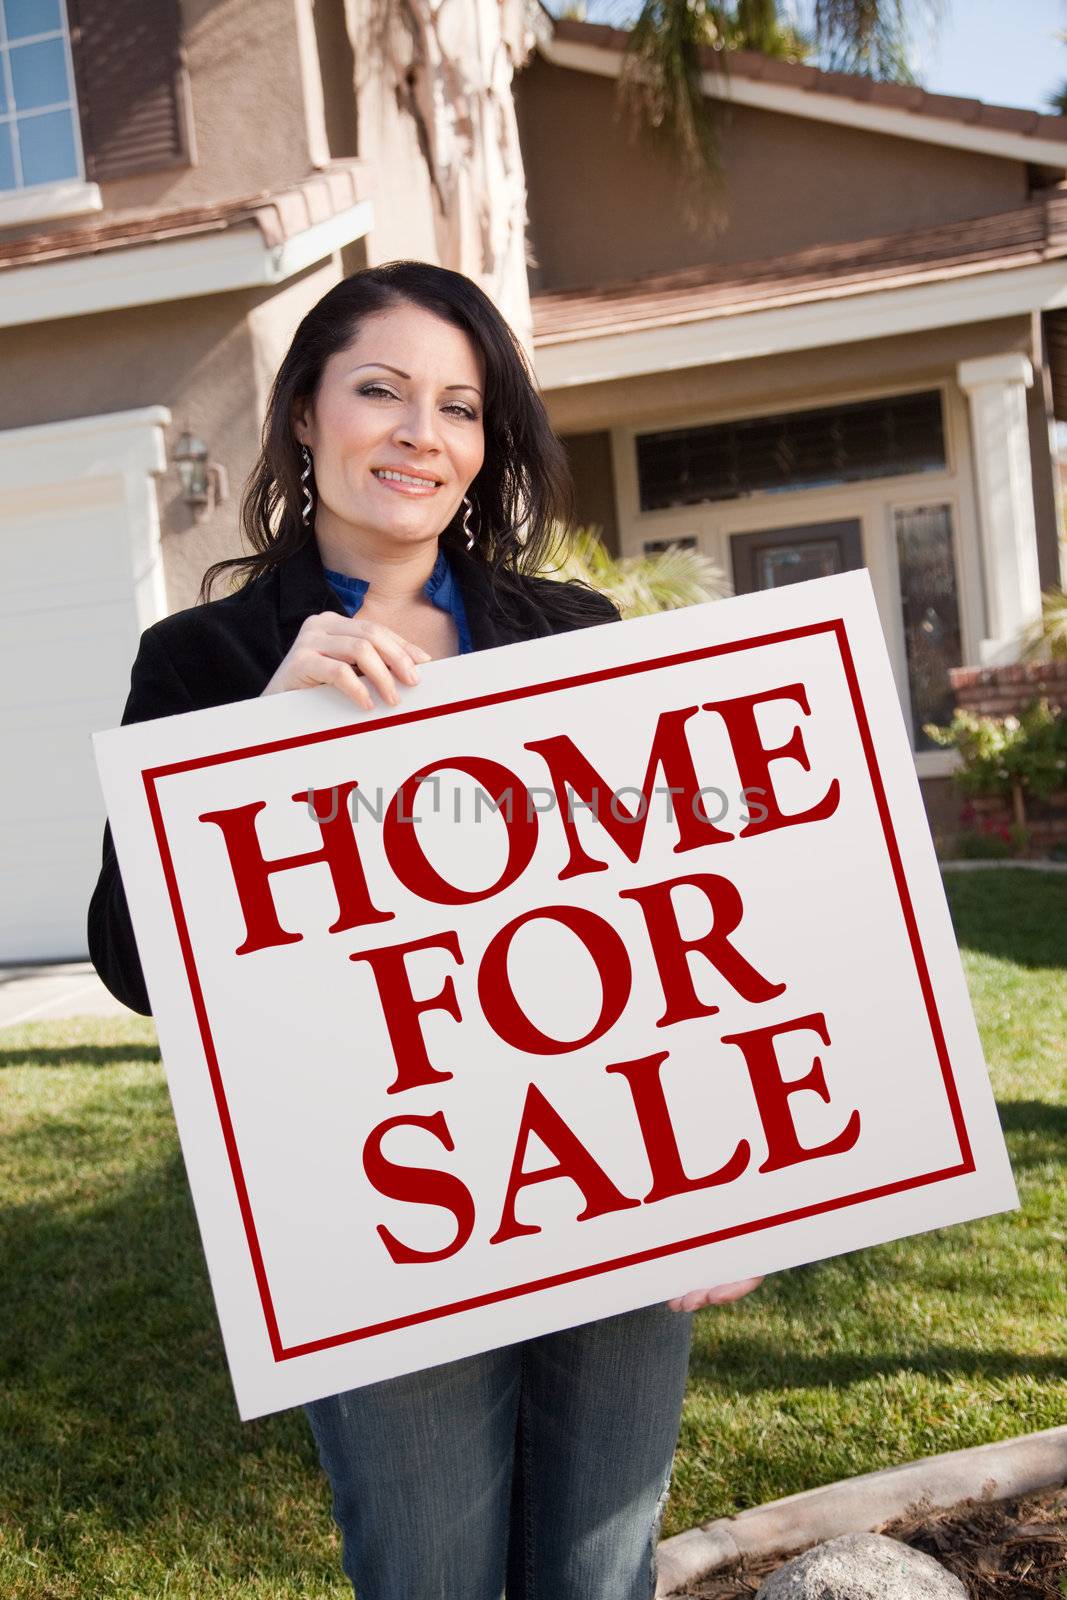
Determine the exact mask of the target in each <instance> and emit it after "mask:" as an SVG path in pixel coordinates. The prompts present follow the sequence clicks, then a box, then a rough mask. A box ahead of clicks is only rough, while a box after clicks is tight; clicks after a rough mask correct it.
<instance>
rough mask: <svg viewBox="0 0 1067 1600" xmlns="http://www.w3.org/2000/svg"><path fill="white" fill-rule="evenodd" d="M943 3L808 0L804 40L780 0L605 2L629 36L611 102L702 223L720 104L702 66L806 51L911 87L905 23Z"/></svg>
mask: <svg viewBox="0 0 1067 1600" xmlns="http://www.w3.org/2000/svg"><path fill="white" fill-rule="evenodd" d="M945 3H946V0H811V4H812V32H811V36H810V37H807V36H805V35H804V34H803V33H801V32H800V31H798V29H797V28H796V27H795V26H794V25H793V24H792V22H791V21H790V19H789V16H788V15H787V12H786V6H785V4H784V0H633V3H631V0H610V3H609V4H607V5H604V6H601V7H600V8H599V9H598V17H599V18H600V19H602V20H604V21H610V22H612V23H614V24H615V25H616V26H618V27H625V28H626V29H627V31H628V34H629V37H628V40H627V44H626V50H625V54H624V56H623V63H622V70H621V72H620V75H619V87H618V99H619V105H620V108H621V109H622V110H624V111H625V112H626V114H627V115H628V117H629V119H630V124H631V131H632V132H633V133H635V134H638V135H639V136H640V137H642V138H645V139H650V140H651V141H652V142H653V143H656V144H659V145H660V146H661V147H667V148H669V150H670V152H671V154H672V156H673V158H674V159H675V160H678V161H680V162H681V164H682V169H683V172H684V175H685V176H686V178H687V179H688V181H689V184H690V186H691V188H692V189H693V190H695V191H697V192H696V193H692V194H691V196H690V200H689V203H688V205H687V207H686V220H687V221H688V222H689V223H690V225H691V226H697V225H699V223H700V222H703V223H704V225H705V226H706V224H707V212H706V209H705V210H702V209H701V202H702V201H704V202H706V200H707V199H708V198H709V194H710V195H714V194H715V193H717V192H718V190H719V189H720V186H721V171H720V166H719V154H718V152H719V139H720V128H721V118H722V114H723V108H722V102H721V101H718V100H714V99H711V98H710V97H708V96H706V95H705V94H704V93H703V91H702V89H701V87H700V79H701V73H702V71H704V70H707V68H708V66H709V65H710V66H711V68H712V70H718V71H721V72H722V73H723V76H724V77H725V78H727V79H728V77H729V70H730V53H731V51H733V50H738V49H744V50H755V51H759V52H761V53H762V54H764V55H773V56H776V57H779V58H780V59H785V60H804V59H807V58H808V57H809V56H815V57H817V58H818V61H819V63H820V65H822V66H825V67H827V68H829V69H830V70H832V71H839V72H853V73H860V74H863V75H866V76H868V77H872V78H882V79H888V80H891V81H893V82H895V83H914V82H915V74H914V71H913V69H912V66H911V60H910V50H911V44H912V40H913V35H914V30H915V26H916V25H917V24H918V23H919V22H920V21H924V22H926V23H927V24H928V25H929V26H931V27H933V26H935V25H936V23H937V21H938V19H939V17H940V14H941V11H942V9H943V6H944V4H945ZM637 7H639V9H637ZM635 9H637V14H636V16H634V11H635ZM584 11H585V0H577V6H575V5H574V4H573V0H572V6H571V10H570V13H569V14H571V15H575V14H584ZM561 14H566V13H564V12H562V11H561ZM708 47H710V51H709V48H708Z"/></svg>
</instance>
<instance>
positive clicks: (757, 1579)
mask: <svg viewBox="0 0 1067 1600" xmlns="http://www.w3.org/2000/svg"><path fill="white" fill-rule="evenodd" d="M877 1531H878V1532H879V1533H884V1534H887V1535H888V1536H889V1537H890V1538H893V1539H901V1540H902V1541H903V1542H904V1543H905V1544H910V1545H914V1546H915V1548H916V1549H917V1550H923V1551H925V1552H926V1554H927V1555H930V1556H933V1557H934V1559H935V1560H936V1561H940V1562H941V1564H942V1566H944V1567H947V1568H948V1570H949V1571H950V1572H954V1573H955V1574H956V1576H957V1578H959V1580H960V1582H961V1583H962V1584H963V1586H964V1588H965V1589H966V1590H967V1593H968V1595H969V1596H970V1600H1064V1596H1065V1595H1067V1489H1048V1490H1046V1491H1045V1492H1044V1493H1043V1494H1031V1495H1026V1496H1024V1497H1023V1498H1022V1499H1019V1500H1000V1501H992V1500H961V1501H960V1503H959V1504H958V1505H955V1506H951V1507H949V1508H948V1509H947V1510H945V1511H933V1510H930V1509H929V1508H927V1509H924V1508H923V1507H921V1506H919V1507H917V1508H916V1509H915V1511H914V1512H913V1513H912V1514H910V1515H908V1516H906V1517H900V1518H898V1519H897V1520H896V1521H895V1522H887V1523H886V1524H885V1525H884V1526H883V1527H881V1528H879V1529H878V1530H877ZM783 1564H784V1563H783V1559H782V1557H781V1556H771V1557H769V1558H767V1559H765V1560H762V1561H743V1562H740V1563H739V1564H735V1565H734V1566H732V1567H724V1568H722V1570H721V1571H719V1572H716V1573H714V1574H713V1575H712V1576H710V1577H707V1578H705V1579H703V1581H702V1582H701V1583H699V1584H697V1585H695V1586H694V1587H693V1588H691V1589H687V1590H686V1593H687V1594H690V1595H693V1596H694V1597H699V1600H746V1597H749V1600H751V1596H752V1595H754V1594H755V1593H756V1591H757V1590H758V1588H759V1586H760V1584H761V1583H762V1582H763V1579H764V1578H766V1577H768V1576H769V1574H770V1573H772V1572H775V1571H776V1570H777V1569H778V1568H779V1567H780V1566H782V1565H783ZM886 1600H896V1597H893V1596H887V1597H886Z"/></svg>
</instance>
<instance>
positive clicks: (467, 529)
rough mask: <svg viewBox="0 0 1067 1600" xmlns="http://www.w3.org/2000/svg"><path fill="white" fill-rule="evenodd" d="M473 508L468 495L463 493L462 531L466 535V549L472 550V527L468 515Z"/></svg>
mask: <svg viewBox="0 0 1067 1600" xmlns="http://www.w3.org/2000/svg"><path fill="white" fill-rule="evenodd" d="M473 510H474V507H473V506H472V505H471V503H470V499H469V497H468V496H467V495H464V496H463V532H464V533H465V534H466V536H467V549H468V550H473V549H474V529H473V528H472V527H471V525H470V515H471V512H472V511H473Z"/></svg>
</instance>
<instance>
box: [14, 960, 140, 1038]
mask: <svg viewBox="0 0 1067 1600" xmlns="http://www.w3.org/2000/svg"><path fill="white" fill-rule="evenodd" d="M136 1014H137V1013H136V1012H134V1011H131V1010H130V1009H129V1007H128V1006H124V1005H122V1004H120V1002H119V1001H118V1000H116V999H115V998H114V996H113V995H111V994H109V993H108V991H107V990H106V989H105V988H104V985H103V984H102V983H101V982H100V979H99V978H98V977H97V975H96V971H95V969H94V967H93V964H92V962H91V961H63V962H59V963H58V964H56V965H54V966H38V967H3V966H0V1028H11V1027H14V1025H15V1023H17V1022H50V1021H52V1019H53V1018H55V1017H123V1016H125V1017H132V1016H136Z"/></svg>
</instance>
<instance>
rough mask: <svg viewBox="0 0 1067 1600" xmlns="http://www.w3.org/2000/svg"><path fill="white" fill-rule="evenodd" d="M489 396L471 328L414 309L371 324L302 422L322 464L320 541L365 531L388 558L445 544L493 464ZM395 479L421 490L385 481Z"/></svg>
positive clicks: (342, 355)
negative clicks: (481, 474)
mask: <svg viewBox="0 0 1067 1600" xmlns="http://www.w3.org/2000/svg"><path fill="white" fill-rule="evenodd" d="M484 389H485V369H484V363H483V360H482V357H481V354H480V352H479V350H478V348H477V346H476V345H475V344H474V342H473V340H472V339H471V338H470V336H469V334H467V333H466V332H465V331H464V330H463V329H462V328H457V327H454V326H453V325H452V323H450V322H445V321H443V320H442V319H441V318H440V317H436V316H434V315H433V314H432V313H431V312H428V311H424V310H423V309H422V307H421V306H413V305H406V304H405V305H401V306H396V307H394V308H393V309H391V310H389V311H381V312H377V313H375V315H374V316H372V317H368V318H366V319H364V321H363V324H362V326H361V327H360V330H359V333H358V334H357V335H356V337H355V339H354V340H353V341H352V343H351V344H350V345H348V346H347V347H346V348H345V349H344V350H340V351H338V352H337V353H336V354H335V355H333V356H331V357H330V359H329V361H328V362H327V363H326V366H325V368H324V370H323V376H322V383H321V384H320V386H319V391H318V394H317V395H316V397H315V399H314V401H313V403H312V404H311V405H309V406H308V407H307V408H306V409H305V411H304V412H303V413H302V414H301V415H300V416H298V417H296V418H295V419H294V426H295V429H296V435H297V438H298V439H299V441H300V443H301V444H306V445H308V446H309V448H310V450H311V452H312V455H313V457H314V473H315V488H316V491H317V496H318V501H317V506H316V518H315V525H316V532H317V533H318V534H319V535H326V536H327V537H329V538H331V539H333V540H338V539H340V540H343V539H344V537H345V533H346V529H351V530H357V531H358V533H359V534H360V535H361V536H362V538H363V539H364V540H366V539H367V538H368V537H369V538H370V540H371V542H372V543H373V544H374V545H375V546H378V547H379V548H384V547H388V546H390V545H408V546H410V545H417V544H420V543H421V542H423V541H424V540H429V539H434V538H436V537H437V535H438V534H439V533H441V531H442V530H443V529H444V528H445V527H446V526H447V525H448V523H449V522H450V520H451V519H452V516H453V515H454V513H455V511H456V509H457V507H458V506H459V505H460V502H461V501H462V499H463V496H464V494H465V493H466V491H467V489H468V487H469V485H470V483H471V481H472V480H473V479H474V478H475V476H476V475H477V473H478V471H479V469H480V468H481V465H482V461H483V459H484V456H485V433H484V429H483V425H482V397H483V394H484ZM390 469H394V470H397V471H400V472H404V473H407V474H409V475H413V476H415V477H417V478H418V479H419V482H418V483H417V484H411V483H407V482H403V481H400V482H398V481H397V480H396V479H392V480H390V479H389V478H387V477H383V476H382V473H383V472H385V471H388V470H390ZM428 480H429V481H428Z"/></svg>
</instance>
